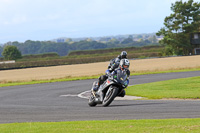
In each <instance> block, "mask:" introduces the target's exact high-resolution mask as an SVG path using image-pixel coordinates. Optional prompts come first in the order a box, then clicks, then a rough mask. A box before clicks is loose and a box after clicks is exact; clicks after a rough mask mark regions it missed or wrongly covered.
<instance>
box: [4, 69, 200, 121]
mask: <svg viewBox="0 0 200 133" xmlns="http://www.w3.org/2000/svg"><path fill="white" fill-rule="evenodd" d="M199 75H200V71H193V72H180V73H167V74H152V75H141V76H132V77H130V85H135V84H143V83H149V82H155V81H162V80H169V79H176V78H186V77H194V76H199ZM93 81H95V79H93V80H79V81H68V82H56V83H45V84H34V85H23V86H11V87H1V88H0V123H14V122H52V121H54V122H55V121H82V120H122V119H166V118H199V117H200V111H199V110H200V101H198V100H115V101H113V102H112V103H111V105H110V106H108V107H102V106H101V105H98V106H96V107H89V106H88V99H86V98H80V97H78V95H79V94H81V93H83V92H85V91H88V90H90V88H91V85H92V83H93Z"/></svg>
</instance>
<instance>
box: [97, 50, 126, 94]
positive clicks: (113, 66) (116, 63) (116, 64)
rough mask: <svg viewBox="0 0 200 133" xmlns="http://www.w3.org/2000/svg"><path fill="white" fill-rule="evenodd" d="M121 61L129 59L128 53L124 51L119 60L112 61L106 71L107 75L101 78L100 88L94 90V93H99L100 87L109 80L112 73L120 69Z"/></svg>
mask: <svg viewBox="0 0 200 133" xmlns="http://www.w3.org/2000/svg"><path fill="white" fill-rule="evenodd" d="M121 59H127V52H126V51H122V52H121V54H120V55H118V57H117V58H114V59H112V60H110V64H109V65H108V69H107V70H106V72H105V73H106V74H105V75H101V76H100V77H99V81H98V86H97V87H96V88H94V91H97V90H98V88H99V86H100V85H101V84H103V83H104V81H105V80H106V79H107V78H108V74H109V73H112V72H113V71H114V70H115V69H116V68H118V67H119V64H120V61H121Z"/></svg>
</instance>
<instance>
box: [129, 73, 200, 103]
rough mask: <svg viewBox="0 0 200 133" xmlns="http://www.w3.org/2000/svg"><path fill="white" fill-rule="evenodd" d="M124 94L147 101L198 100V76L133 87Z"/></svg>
mask: <svg viewBox="0 0 200 133" xmlns="http://www.w3.org/2000/svg"><path fill="white" fill-rule="evenodd" d="M126 92H127V95H133V96H140V97H145V98H148V99H163V98H179V99H200V76H198V77H191V78H181V79H173V80H167V81H160V82H153V83H146V84H139V85H134V86H130V87H128V89H127V90H126Z"/></svg>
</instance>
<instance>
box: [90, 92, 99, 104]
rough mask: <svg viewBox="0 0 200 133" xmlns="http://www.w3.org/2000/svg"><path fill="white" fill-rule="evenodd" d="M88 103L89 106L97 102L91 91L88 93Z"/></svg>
mask: <svg viewBox="0 0 200 133" xmlns="http://www.w3.org/2000/svg"><path fill="white" fill-rule="evenodd" d="M88 105H89V106H90V107H94V106H96V105H97V103H96V102H95V97H94V95H93V94H92V92H91V94H90V98H89V102H88Z"/></svg>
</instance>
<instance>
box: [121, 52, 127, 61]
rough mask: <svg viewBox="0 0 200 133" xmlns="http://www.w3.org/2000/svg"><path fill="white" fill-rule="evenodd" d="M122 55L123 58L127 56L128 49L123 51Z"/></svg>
mask: <svg viewBox="0 0 200 133" xmlns="http://www.w3.org/2000/svg"><path fill="white" fill-rule="evenodd" d="M120 56H121V59H124V58H127V52H126V51H122V52H121V54H120Z"/></svg>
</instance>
